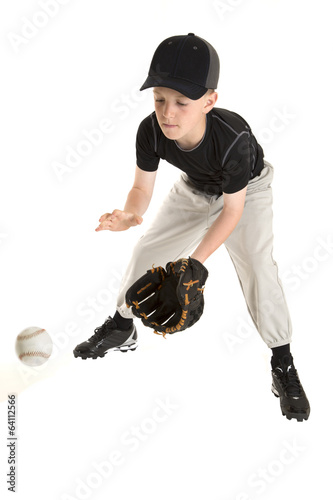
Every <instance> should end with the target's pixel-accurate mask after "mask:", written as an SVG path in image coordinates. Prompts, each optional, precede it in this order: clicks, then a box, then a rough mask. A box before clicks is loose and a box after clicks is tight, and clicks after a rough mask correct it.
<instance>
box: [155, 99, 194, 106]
mask: <svg viewBox="0 0 333 500" xmlns="http://www.w3.org/2000/svg"><path fill="white" fill-rule="evenodd" d="M155 102H164V99H155ZM177 104H178V105H179V106H187V103H186V104H185V103H183V102H177Z"/></svg>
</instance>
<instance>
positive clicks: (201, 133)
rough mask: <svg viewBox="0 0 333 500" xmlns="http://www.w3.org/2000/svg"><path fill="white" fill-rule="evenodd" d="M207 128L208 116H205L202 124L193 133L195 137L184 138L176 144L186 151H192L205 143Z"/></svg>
mask: <svg viewBox="0 0 333 500" xmlns="http://www.w3.org/2000/svg"><path fill="white" fill-rule="evenodd" d="M206 126H207V115H204V116H203V119H202V122H201V123H200V124H198V127H197V128H196V129H195V130H194V131H193V135H189V136H188V137H182V138H181V139H179V140H177V141H175V143H176V144H177V145H178V146H179V147H180V148H181V149H184V150H191V149H194V148H196V147H197V146H199V144H200V143H201V142H202V141H203V139H204V137H205V134H206Z"/></svg>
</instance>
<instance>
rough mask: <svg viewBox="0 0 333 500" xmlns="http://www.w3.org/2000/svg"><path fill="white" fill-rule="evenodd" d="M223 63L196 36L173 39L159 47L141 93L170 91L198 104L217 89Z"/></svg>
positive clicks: (168, 39) (212, 49)
mask: <svg viewBox="0 0 333 500" xmlns="http://www.w3.org/2000/svg"><path fill="white" fill-rule="evenodd" d="M219 74H220V61H219V56H218V55H217V52H216V50H215V49H214V47H212V45H210V43H208V42H206V40H204V39H203V38H200V37H198V36H196V35H195V34H194V33H189V34H188V35H179V36H172V37H170V38H167V39H166V40H164V41H163V42H162V43H160V45H159V46H158V47H157V49H156V51H155V53H154V55H153V59H152V61H151V65H150V68H149V73H148V78H147V79H146V81H145V83H144V84H143V85H142V87H141V88H140V90H144V89H148V88H150V87H167V88H170V89H173V90H177V91H178V92H180V93H181V94H183V95H185V96H186V97H189V98H190V99H193V100H197V99H200V97H202V96H203V95H204V94H205V93H206V92H207V90H208V89H216V88H217V84H218V80H219Z"/></svg>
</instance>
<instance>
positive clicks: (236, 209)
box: [191, 187, 247, 264]
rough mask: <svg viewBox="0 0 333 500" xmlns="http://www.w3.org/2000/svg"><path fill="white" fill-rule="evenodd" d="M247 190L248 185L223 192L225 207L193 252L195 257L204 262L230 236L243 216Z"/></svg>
mask: <svg viewBox="0 0 333 500" xmlns="http://www.w3.org/2000/svg"><path fill="white" fill-rule="evenodd" d="M246 190H247V187H245V188H244V189H241V190H240V191H237V193H232V194H226V193H223V198H224V200H223V202H224V203H223V209H222V211H221V213H220V215H219V216H218V217H217V219H216V220H215V221H214V222H213V224H212V225H211V226H210V228H209V229H208V231H207V233H206V234H205V236H204V237H203V239H202V240H201V242H200V243H199V245H198V246H197V248H196V249H195V251H194V252H193V253H192V255H191V257H193V259H197V260H199V261H200V262H201V263H202V264H203V263H204V262H205V260H206V259H207V258H208V257H209V256H210V255H211V254H212V253H213V252H215V250H217V249H218V248H219V247H220V246H221V245H222V244H223V243H224V242H225V241H226V239H227V238H228V237H229V236H230V234H231V233H232V231H233V230H234V229H235V227H236V226H237V224H238V222H239V220H240V218H241V216H242V213H243V209H244V202H245V195H246Z"/></svg>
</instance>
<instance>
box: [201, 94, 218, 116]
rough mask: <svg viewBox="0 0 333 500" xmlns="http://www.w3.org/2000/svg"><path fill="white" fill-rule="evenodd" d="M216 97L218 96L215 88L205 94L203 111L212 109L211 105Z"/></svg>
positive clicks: (214, 102) (207, 111) (212, 105)
mask: <svg viewBox="0 0 333 500" xmlns="http://www.w3.org/2000/svg"><path fill="white" fill-rule="evenodd" d="M217 98H218V93H217V92H215V90H214V92H211V93H210V94H208V95H207V97H206V99H205V106H204V113H209V111H210V110H211V109H213V107H214V106H215V104H216V101H217Z"/></svg>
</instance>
